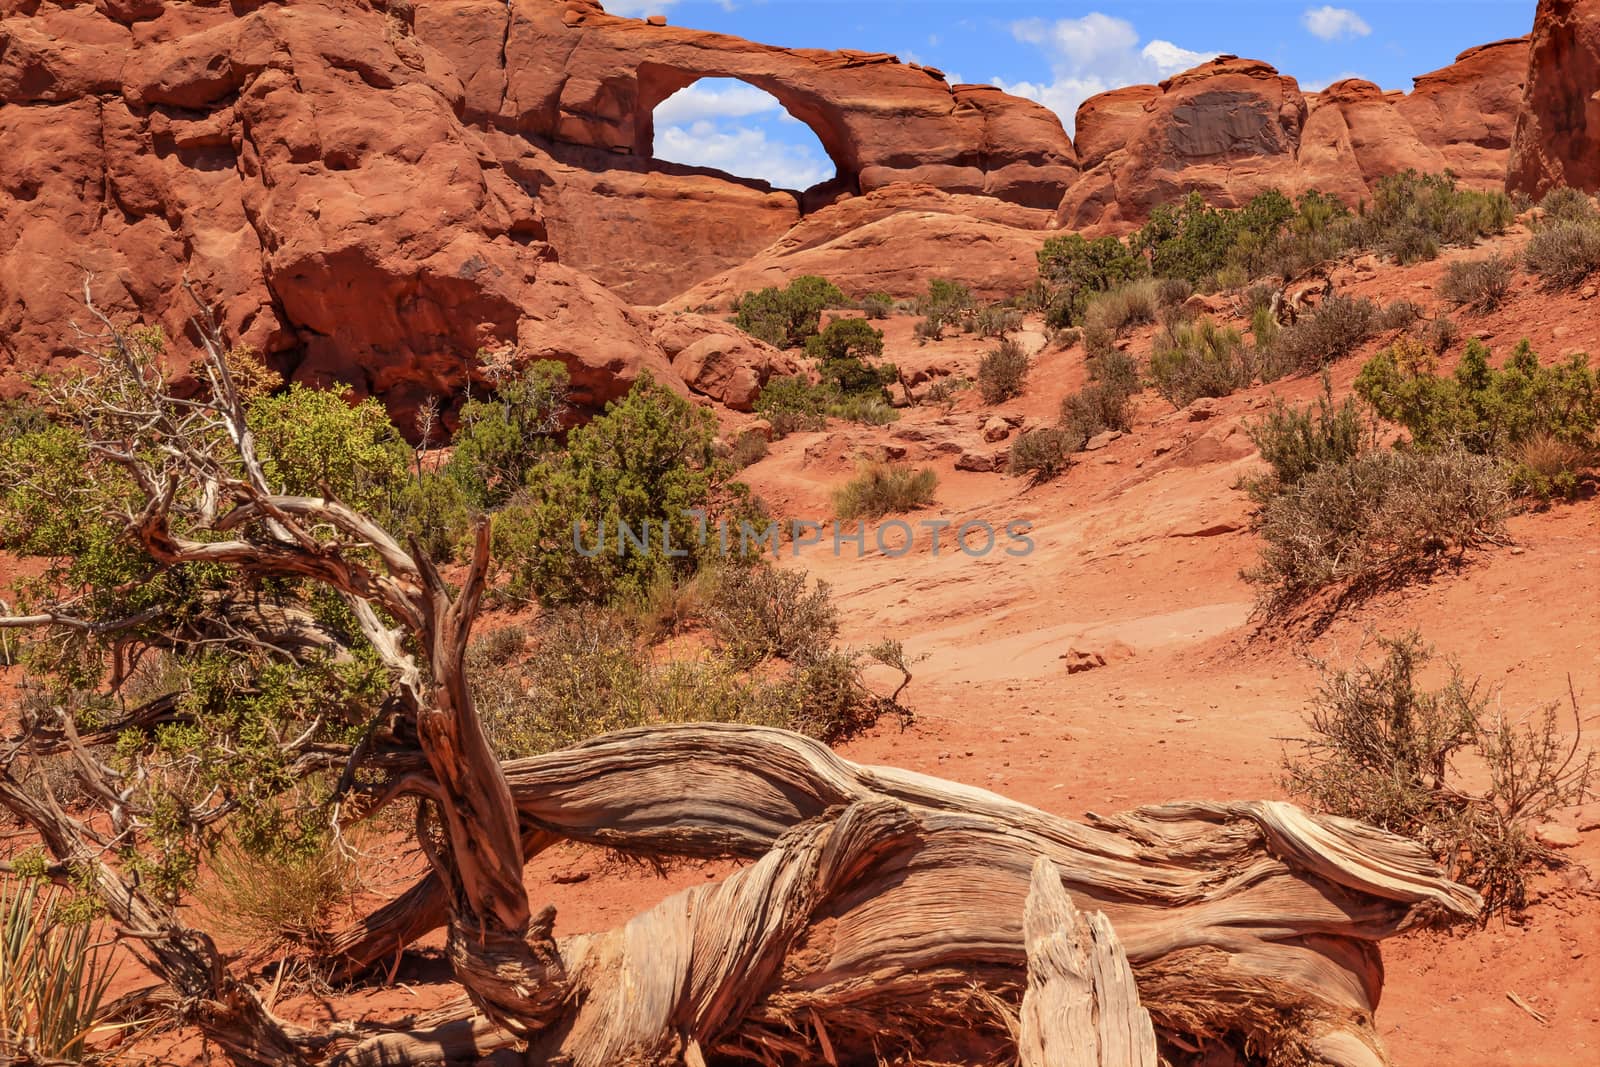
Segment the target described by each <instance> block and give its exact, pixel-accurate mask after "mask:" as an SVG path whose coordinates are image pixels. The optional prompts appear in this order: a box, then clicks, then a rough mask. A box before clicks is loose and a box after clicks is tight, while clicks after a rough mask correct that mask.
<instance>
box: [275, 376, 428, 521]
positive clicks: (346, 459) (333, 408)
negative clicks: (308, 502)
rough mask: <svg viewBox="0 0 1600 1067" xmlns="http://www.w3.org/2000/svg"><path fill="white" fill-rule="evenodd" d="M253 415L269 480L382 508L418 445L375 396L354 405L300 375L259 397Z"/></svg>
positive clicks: (390, 501) (289, 489)
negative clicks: (306, 383) (397, 427)
mask: <svg viewBox="0 0 1600 1067" xmlns="http://www.w3.org/2000/svg"><path fill="white" fill-rule="evenodd" d="M249 423H250V429H251V430H252V431H254V433H255V435H256V440H257V442H258V445H259V447H260V448H261V451H262V454H263V457H264V458H263V461H262V468H263V470H264V471H265V473H266V476H267V480H268V482H269V483H270V484H272V485H275V486H279V487H281V490H282V491H283V492H285V493H289V494H295V495H302V496H321V497H328V498H331V499H333V500H338V501H341V502H342V503H345V504H348V505H349V506H351V507H353V508H355V509H356V510H358V511H370V512H377V513H379V514H382V513H385V512H387V511H388V510H389V509H390V508H392V506H393V505H394V503H395V500H396V497H397V495H398V494H399V493H400V492H401V490H402V489H403V488H404V486H405V484H406V475H407V471H408V469H409V467H410V464H411V449H410V448H409V447H407V445H406V443H405V442H404V441H403V440H401V438H400V434H399V433H398V432H397V431H396V430H395V428H394V424H393V423H392V422H390V421H389V413H388V412H387V411H386V410H384V407H383V405H382V404H381V403H379V402H378V401H377V400H375V399H373V398H370V397H369V398H368V399H366V400H363V401H361V402H360V403H358V404H353V405H352V404H350V403H348V402H347V401H346V400H345V398H344V397H343V396H342V395H340V394H339V393H337V392H333V391H330V390H323V389H310V388H307V387H306V386H304V385H301V384H300V383H298V382H296V383H295V384H293V385H291V386H290V387H289V388H288V389H286V390H284V391H283V392H280V393H275V394H271V395H268V396H263V397H261V398H259V399H258V400H256V401H255V402H254V403H252V404H251V405H250V410H249Z"/></svg>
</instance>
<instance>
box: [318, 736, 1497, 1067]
mask: <svg viewBox="0 0 1600 1067" xmlns="http://www.w3.org/2000/svg"><path fill="white" fill-rule="evenodd" d="M505 771H506V777H507V780H508V782H509V783H510V786H511V790H512V794H513V796H514V798H515V800H516V804H517V807H518V810H519V813H520V815H521V818H522V822H523V828H524V833H525V834H527V833H531V832H542V833H545V834H549V835H551V836H552V837H557V838H565V839H569V840H575V841H586V842H593V843H596V844H602V845H606V846H609V847H612V848H617V849H621V850H623V851H626V852H630V853H634V854H640V855H649V856H673V855H696V856H704V855H733V856H760V857H761V859H760V860H759V861H758V862H757V863H756V864H754V865H752V866H751V867H749V868H747V869H746V870H744V871H741V872H740V873H739V874H737V875H735V876H734V877H732V878H730V879H728V880H727V881H725V882H724V883H722V884H720V885H716V886H706V887H697V888H696V889H695V890H693V891H691V892H690V893H687V894H680V895H679V896H676V897H673V898H670V899H669V900H667V901H665V902H663V903H662V904H661V905H659V906H658V907H657V908H655V909H652V910H651V911H649V912H646V913H644V914H642V915H640V916H638V917H636V918H635V919H634V920H632V921H631V922H630V923H628V924H627V925H626V926H624V927H622V928H620V929H617V930H613V931H609V932H607V933H605V934H599V935H594V936H589V937H579V938H572V939H567V940H564V941H562V942H561V944H560V954H561V958H562V960H563V961H564V962H565V972H566V975H567V980H568V982H569V987H568V990H567V997H566V1002H567V1004H568V1005H569V1006H570V1007H569V1010H567V1011H566V1012H565V1013H564V1014H563V1016H562V1017H561V1018H560V1020H559V1021H558V1023H557V1024H556V1025H554V1026H552V1027H550V1028H549V1030H548V1031H547V1032H546V1033H545V1034H543V1035H541V1036H539V1037H536V1038H535V1039H534V1051H535V1052H536V1053H538V1054H539V1055H546V1056H551V1057H560V1056H565V1057H567V1058H568V1060H570V1062H572V1063H574V1064H578V1065H585V1064H595V1065H596V1067H598V1065H600V1064H612V1063H622V1062H630V1060H631V1061H632V1062H646V1063H653V1062H681V1058H682V1056H683V1055H684V1054H685V1052H686V1051H688V1050H695V1051H701V1052H703V1053H704V1054H705V1055H707V1056H711V1057H715V1056H717V1055H719V1054H721V1055H729V1056H739V1057H746V1058H748V1057H754V1058H756V1059H758V1060H767V1061H769V1062H781V1061H785V1060H789V1061H804V1060H808V1059H815V1058H816V1057H818V1056H819V1055H820V1056H822V1058H823V1059H826V1058H827V1057H828V1056H832V1057H833V1058H835V1059H837V1060H838V1061H839V1062H841V1063H844V1062H849V1061H850V1060H851V1059H852V1058H853V1057H859V1056H867V1057H869V1058H870V1056H871V1055H873V1054H874V1050H879V1049H885V1050H886V1049H889V1048H892V1047H910V1048H915V1047H917V1045H918V1042H919V1041H920V1040H922V1039H924V1038H926V1037H928V1036H929V1035H930V1034H934V1033H937V1032H939V1031H940V1030H941V1029H945V1028H951V1027H955V1028H960V1029H963V1030H966V1031H970V1032H975V1033H983V1032H988V1033H991V1034H992V1035H993V1037H994V1040H995V1041H996V1042H997V1043H1004V1042H1008V1041H1010V1040H1011V1038H1010V1035H1009V1029H1008V1027H1007V1025H1006V1021H1005V1020H1004V1019H1003V1018H1002V1015H1003V1014H1004V1012H1003V1011H1001V1010H997V1006H1003V1005H1006V1004H1009V1005H1011V1006H1012V1007H1011V1008H1010V1009H1009V1010H1011V1011H1013V1012H1014V1010H1015V1005H1016V1004H1017V1003H1018V1002H1019V1001H1020V999H1021V996H1022V992H1023V990H1024V988H1025V986H1026V976H1027V955H1026V946H1025V939H1024V930H1023V921H1022V919H1023V913H1024V906H1025V902H1026V899H1027V897H1028V894H1029V890H1030V886H1031V884H1032V879H1033V870H1034V864H1035V862H1036V860H1037V859H1038V858H1039V857H1041V856H1043V857H1046V858H1047V859H1049V860H1050V861H1051V862H1052V863H1054V864H1055V865H1056V866H1057V867H1058V868H1059V870H1060V871H1061V879H1062V884H1063V886H1064V887H1065V889H1066V890H1067V891H1068V892H1069V893H1070V894H1071V895H1072V896H1073V898H1074V899H1075V902H1076V904H1077V905H1078V906H1079V907H1083V908H1092V909H1094V910H1098V911H1100V912H1103V913H1104V914H1105V916H1106V918H1107V920H1108V921H1109V923H1110V924H1111V926H1112V927H1113V928H1114V929H1115V930H1116V932H1117V935H1118V937H1119V938H1120V940H1121V942H1122V944H1123V947H1124V949H1125V950H1126V953H1127V957H1128V959H1129V961H1130V962H1131V963H1132V966H1133V970H1134V974H1135V977H1136V979H1137V981H1138V985H1139V992H1140V995H1141V998H1142V1000H1143V1002H1144V1006H1145V1008H1146V1009H1147V1010H1148V1011H1149V1013H1150V1015H1151V1017H1152V1019H1153V1020H1154V1023H1155V1026H1156V1028H1157V1030H1158V1032H1159V1033H1160V1034H1161V1035H1163V1036H1164V1037H1165V1038H1167V1039H1168V1040H1170V1041H1172V1042H1174V1044H1175V1047H1182V1046H1184V1045H1187V1046H1190V1047H1196V1046H1200V1045H1204V1044H1206V1043H1211V1042H1223V1043H1227V1044H1229V1045H1231V1046H1233V1047H1235V1048H1241V1049H1242V1048H1244V1047H1246V1046H1249V1047H1250V1048H1251V1049H1252V1050H1256V1052H1257V1053H1258V1054H1260V1055H1262V1056H1263V1057H1266V1058H1283V1059H1291V1058H1293V1057H1295V1056H1300V1057H1302V1058H1303V1059H1305V1060H1306V1061H1308V1062H1313V1063H1316V1062H1323V1063H1331V1064H1341V1065H1351V1067H1356V1065H1360V1067H1369V1065H1375V1064H1382V1063H1384V1062H1386V1059H1385V1057H1384V1054H1383V1052H1382V1049H1381V1046H1380V1045H1379V1043H1378V1040H1377V1037H1376V1034H1375V1033H1374V1030H1373V1027H1372V1011H1373V1009H1374V1007H1375V1006H1376V1004H1377V1000H1378V995H1379V991H1380V987H1381V982H1382V969H1381V964H1380V961H1379V958H1378V953H1377V949H1376V942H1377V941H1378V940H1379V939H1381V938H1383V937H1386V936H1389V935H1390V934H1392V933H1394V932H1395V931H1397V930H1400V929H1403V928H1405V927H1407V926H1409V925H1412V924H1415V923H1418V922H1421V921H1424V920H1426V919H1429V918H1431V917H1434V916H1439V915H1450V916H1456V917H1466V916H1471V915H1474V914H1475V913H1476V911H1477V909H1478V907H1479V901H1478V899H1477V897H1476V895H1475V894H1474V893H1472V891H1471V890H1468V889H1465V888H1463V887H1461V886H1457V885H1454V884H1453V883H1450V882H1448V881H1446V880H1444V879H1443V878H1441V877H1440V876H1439V874H1438V872H1437V870H1436V869H1435V867H1434V865H1433V863H1432V861H1431V860H1430V859H1429V857H1428V856H1427V855H1426V854H1425V853H1424V852H1423V851H1422V850H1421V849H1420V848H1419V847H1418V846H1416V845H1415V844H1413V843H1411V842H1408V841H1405V840H1403V839H1401V838H1398V837H1395V836H1393V835H1389V834H1385V833H1382V832H1380V831H1376V830H1373V829H1371V828H1368V827H1364V826H1361V825H1360V824H1357V823H1353V822H1350V821H1348V820H1341V819H1332V818H1318V817H1313V816H1311V815H1308V814H1306V813H1305V812H1303V811H1301V810H1299V809H1298V808H1296V807H1294V806H1293V805H1290V804H1285V803H1280V802H1255V803H1232V804H1207V803H1193V804H1173V805H1164V806H1160V807H1153V808H1144V809H1140V810H1139V811H1135V812H1131V813H1127V814H1123V815H1118V816H1114V817H1110V818H1095V817H1092V820H1093V823H1094V824H1093V825H1088V826H1086V825H1082V824H1078V823H1074V822H1071V821H1068V820H1065V819H1061V818H1058V817H1056V816H1052V815H1048V814H1046V813H1044V812H1041V811H1039V810H1037V809H1034V808H1030V807H1028V806H1026V805H1023V804H1019V803H1016V802H1014V801H1011V800H1007V799H1005V798H1004V797H1000V796H997V795H995V794H993V793H990V792H987V791H985V790H981V789H976V788H972V787H968V786H962V785H958V784H955V783H951V782H945V781H941V780H939V779H935V778H930V777H927V776H924V775H920V774H915V773H912V772H909V771H903V770H896V769H891V768H884V767H864V766H858V765H856V764H853V763H850V762H848V761H846V760H843V759H841V758H839V757H838V756H836V755H834V754H833V753H832V752H830V751H829V750H828V749H827V748H825V747H823V746H821V745H818V744H816V743H814V742H811V741H808V740H807V739H805V738H802V737H799V736H797V735H794V734H790V733H786V732H783V731H779V730H768V729H762V728H756V727H742V726H731V725H708V726H683V727H661V728H647V729H642V730H633V731H626V732H623V733H619V734H613V735H608V736H606V737H603V738H599V739H596V740H595V741H592V742H590V743H587V744H584V745H580V746H578V747H576V748H573V749H568V750H565V751H562V752H557V753H552V754H550V755H548V756H541V757H537V758H534V759H528V760H521V761H517V762H514V763H510V764H507V765H506V767H505ZM841 813H842V814H841ZM841 827H843V828H844V829H842V828H841ZM791 831H793V832H792V833H791ZM838 841H848V842H850V846H849V850H848V851H847V852H846V853H845V855H844V858H842V859H834V860H830V861H828V862H827V863H823V862H822V861H821V860H819V859H817V858H816V857H817V856H818V855H820V853H821V852H826V851H827V850H828V849H829V848H834V849H843V847H844V846H842V845H839V844H837V842H838ZM830 843H832V844H830ZM830 854H831V853H830ZM819 872H820V873H819ZM430 892H431V891H430V890H427V889H425V888H422V889H418V890H416V891H414V894H413V899H414V900H424V901H425V900H426V898H427V897H428V896H429V895H430ZM395 925H398V924H395ZM420 925H421V924H420V923H417V922H414V921H413V922H410V923H409V929H413V930H414V929H416V928H418V926H420ZM390 951H391V952H392V951H393V949H392V948H391V949H390ZM674 975H676V976H677V977H676V979H674V978H673V976H674ZM622 990H628V991H630V992H628V993H627V995H624V994H623V992H621V991H622ZM640 990H647V991H648V992H647V993H641V992H640ZM630 998H631V999H630ZM607 1005H609V1007H607ZM730 1005H732V1006H730ZM624 1006H627V1010H623V1007H624ZM396 1040H397V1038H390V1039H380V1041H387V1042H388V1044H389V1052H392V1051H393V1050H394V1048H395V1045H394V1042H395V1041H396ZM375 1051H376V1049H375V1048H373V1047H371V1046H363V1047H361V1048H358V1049H352V1050H349V1051H347V1053H346V1054H345V1055H346V1062H349V1063H353V1064H355V1063H360V1064H364V1063H380V1062H381V1063H394V1062H401V1060H397V1059H394V1058H392V1057H391V1055H389V1054H388V1053H383V1054H379V1055H378V1057H377V1058H373V1056H372V1053H374V1052H375ZM533 1062H542V1060H540V1059H538V1057H537V1056H535V1058H534V1059H533ZM563 1062H566V1061H563Z"/></svg>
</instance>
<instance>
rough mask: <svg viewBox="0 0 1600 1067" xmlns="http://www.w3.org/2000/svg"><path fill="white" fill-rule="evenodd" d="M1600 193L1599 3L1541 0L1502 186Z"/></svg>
mask: <svg viewBox="0 0 1600 1067" xmlns="http://www.w3.org/2000/svg"><path fill="white" fill-rule="evenodd" d="M1558 185H1570V186H1572V187H1573V188H1576V189H1583V190H1585V191H1587V192H1595V191H1597V190H1600V0H1539V6H1538V9H1537V10H1536V11H1535V12H1534V16H1533V35H1532V37H1531V40H1530V46H1529V53H1528V65H1527V80H1526V88H1525V89H1524V92H1523V97H1522V103H1521V107H1520V109H1519V110H1518V113H1517V126H1516V131H1515V134H1514V135H1513V137H1512V142H1511V159H1510V162H1509V164H1508V165H1507V169H1506V191H1507V192H1512V193H1526V194H1528V195H1529V196H1533V197H1539V196H1542V195H1544V194H1545V193H1546V192H1548V191H1549V190H1551V189H1552V188H1554V187H1556V186H1558Z"/></svg>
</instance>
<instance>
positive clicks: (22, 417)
mask: <svg viewBox="0 0 1600 1067" xmlns="http://www.w3.org/2000/svg"><path fill="white" fill-rule="evenodd" d="M50 421H51V419H50V413H49V412H48V411H46V410H45V409H44V408H43V407H41V406H40V405H39V404H38V403H37V402H36V401H35V400H34V398H32V397H28V396H17V397H11V398H9V399H0V440H10V439H11V438H13V437H20V436H22V435H23V434H28V433H38V432H39V431H41V430H43V429H45V428H46V427H47V426H49V425H50Z"/></svg>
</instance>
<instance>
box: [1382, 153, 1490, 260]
mask: <svg viewBox="0 0 1600 1067" xmlns="http://www.w3.org/2000/svg"><path fill="white" fill-rule="evenodd" d="M1515 217H1516V213H1515V211H1513V210H1512V206H1511V201H1510V200H1509V199H1507V198H1506V195H1505V194H1504V193H1499V192H1493V193H1482V192H1478V191H1476V190H1472V189H1462V188H1460V187H1459V186H1457V184H1456V179H1455V175H1453V174H1451V173H1449V172H1448V171H1446V172H1445V173H1444V174H1420V173H1418V172H1417V171H1415V170H1407V171H1405V172H1403V173H1401V174H1390V175H1388V176H1386V177H1383V178H1380V179H1379V180H1378V185H1377V188H1376V189H1375V190H1374V192H1373V198H1372V201H1371V202H1370V203H1369V204H1366V205H1364V210H1363V212H1362V215H1361V220H1360V238H1361V241H1360V243H1361V244H1363V245H1364V246H1366V247H1369V248H1377V249H1379V250H1380V251H1382V252H1383V253H1384V254H1386V255H1388V256H1390V257H1392V258H1393V259H1395V260H1396V261H1397V262H1400V263H1415V262H1418V261H1420V260H1427V259H1433V258H1434V257H1436V256H1437V255H1438V254H1439V249H1440V248H1441V247H1442V246H1444V245H1470V244H1473V243H1474V242H1476V241H1477V240H1478V239H1479V238H1480V237H1484V236H1487V235H1490V234H1498V233H1504V232H1505V229H1506V227H1507V226H1509V225H1510V224H1511V221H1512V219H1514V218H1515Z"/></svg>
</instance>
